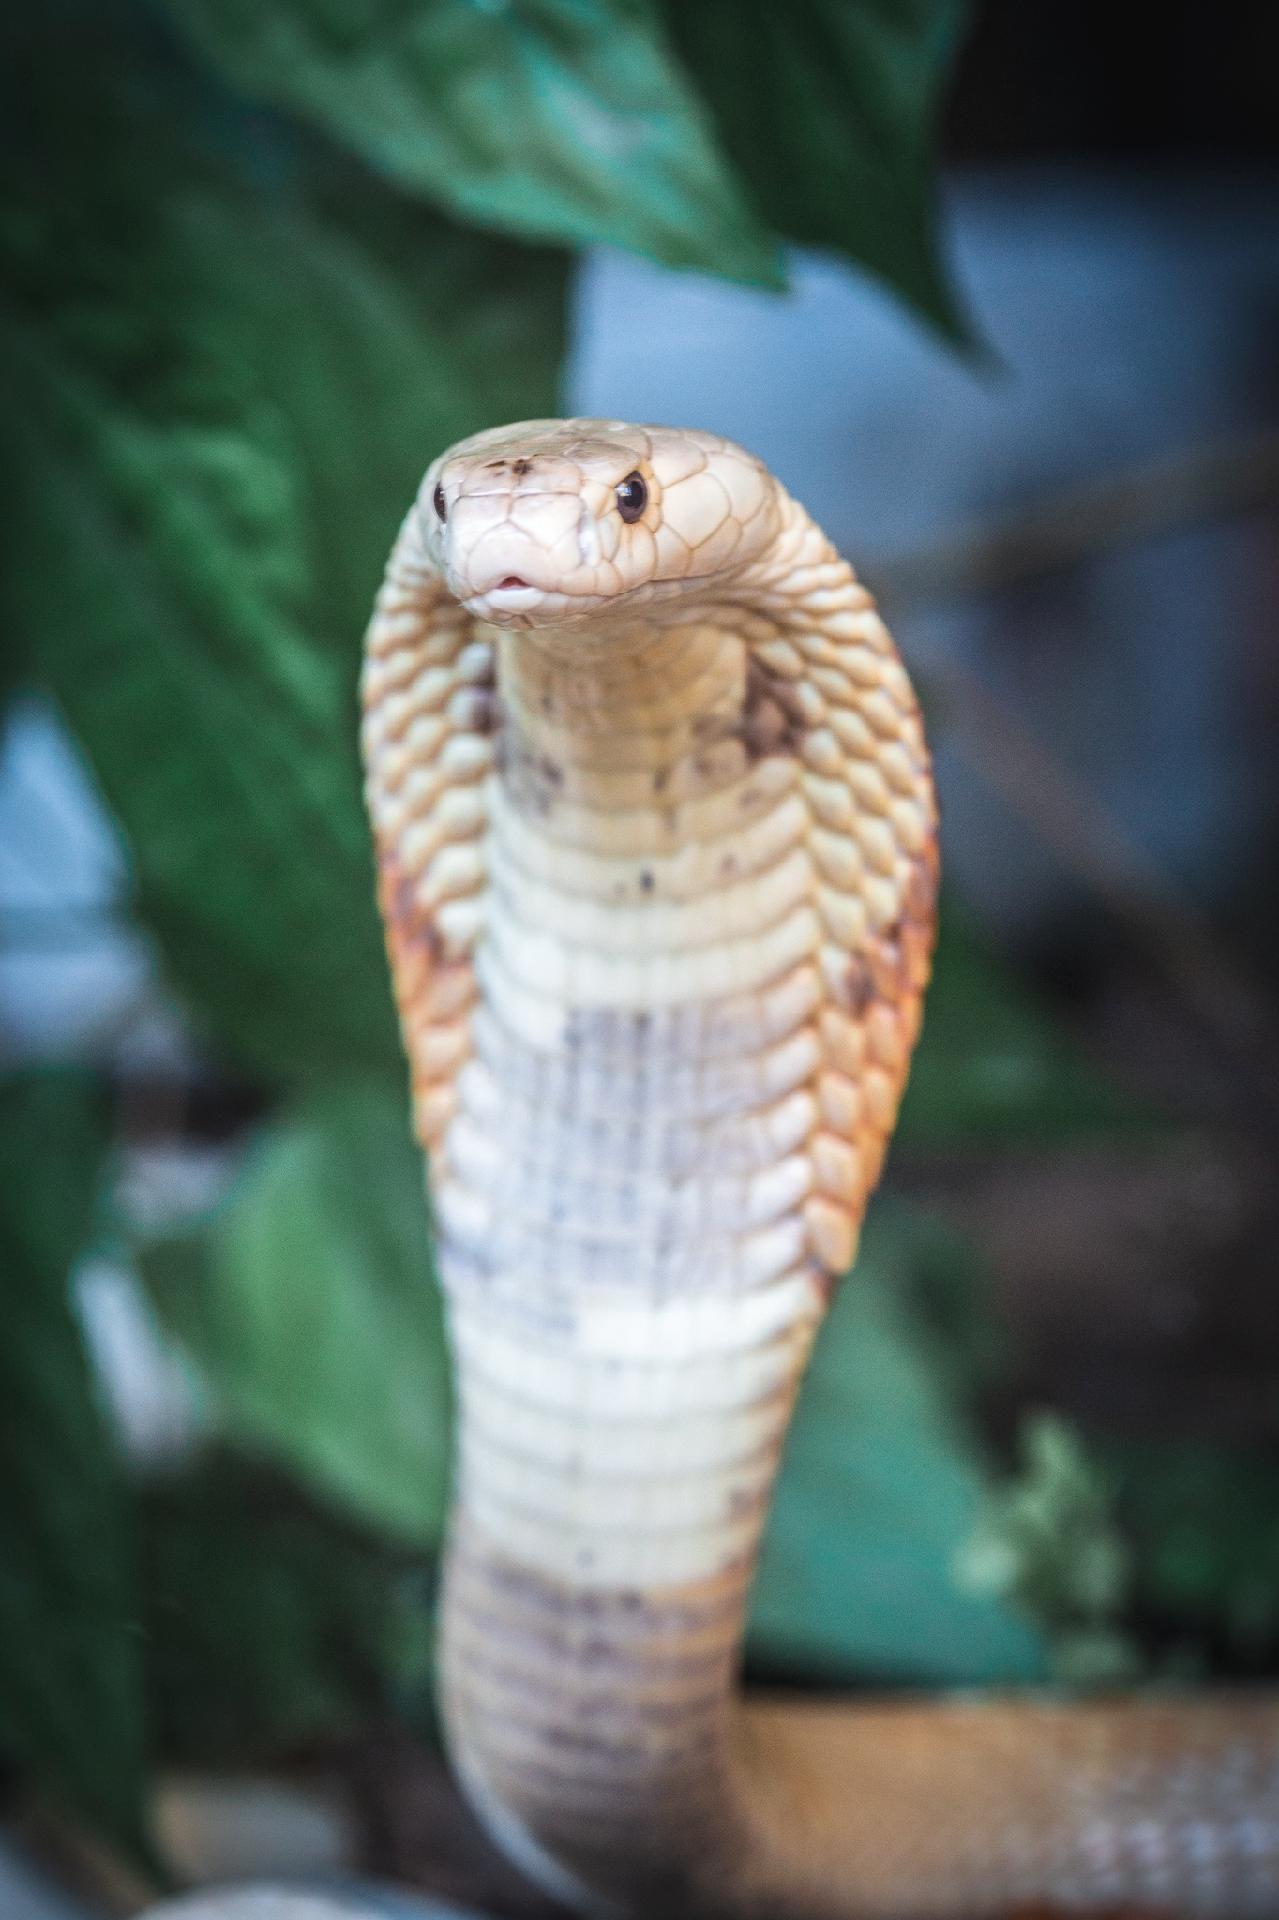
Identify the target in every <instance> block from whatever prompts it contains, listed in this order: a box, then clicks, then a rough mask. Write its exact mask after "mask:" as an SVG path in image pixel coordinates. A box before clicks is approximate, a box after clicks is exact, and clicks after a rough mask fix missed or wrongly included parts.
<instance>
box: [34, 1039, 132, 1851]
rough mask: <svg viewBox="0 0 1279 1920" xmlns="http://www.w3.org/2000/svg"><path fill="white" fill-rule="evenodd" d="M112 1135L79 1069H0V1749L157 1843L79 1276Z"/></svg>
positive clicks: (125, 1562) (119, 1830)
mask: <svg viewBox="0 0 1279 1920" xmlns="http://www.w3.org/2000/svg"><path fill="white" fill-rule="evenodd" d="M104 1140H105V1129H104V1126H103V1116H102V1114H101V1112H100V1110H99V1105H98V1102H97V1099H96V1097H95V1095H94V1091H93V1089H92V1087H91V1085H90V1083H89V1082H88V1081H87V1080H85V1079H83V1078H82V1077H80V1076H78V1075H74V1074H71V1073H65V1074H54V1073H50V1074H47V1075H40V1074H29V1075H23V1076H21V1077H15V1078H12V1079H8V1080H6V1081H4V1082H2V1083H0V1274H2V1275H3V1279H2V1280H0V1307H2V1312H3V1326H4V1337H3V1339H0V1748H3V1750H4V1751H5V1754H6V1756H7V1757H8V1758H10V1759H12V1760H16V1761H18V1762H19V1763H20V1764H21V1765H22V1766H23V1767H24V1768H26V1769H29V1771H30V1773H31V1775H32V1777H33V1779H34V1780H35V1781H36V1782H37V1783H38V1784H39V1785H40V1786H41V1787H42V1788H43V1789H44V1790H45V1791H46V1792H48V1793H50V1794H51V1795H53V1796H54V1797H55V1798H57V1799H59V1800H61V1801H63V1802H64V1803H65V1804H67V1805H68V1806H70V1807H71V1808H73V1809H74V1810H75V1811H76V1812H77V1813H79V1814H81V1815H82V1816H85V1817H87V1818H88V1819H89V1820H91V1821H92V1822H93V1823H94V1824H95V1825H97V1826H98V1827H100V1828H101V1829H102V1830H104V1831H105V1832H107V1833H109V1834H110V1835H112V1836H113V1837H114V1838H116V1839H117V1840H123V1841H125V1842H126V1843H128V1844H130V1845H132V1846H134V1847H136V1848H138V1849H139V1850H145V1840H144V1838H143V1813H142V1805H143V1765H144V1744H145V1743H144V1727H143V1711H142V1687H141V1678H140V1671H139V1661H138V1612H137V1603H136V1597H135V1593H134V1586H133V1570H132V1564H131V1538H130V1514H129V1511H128V1506H127V1501H126V1495H125V1490H124V1485H123V1481H122V1477H121V1472H120V1467H119V1462H118V1461H117V1458H116V1455H115V1450H114V1445H113V1440H112V1436H111V1434H110V1432H109V1430H108V1427H107V1423H106V1420H105V1418H104V1416H103V1412H102V1409H101V1407H100V1405H99V1402H98V1399H97V1395H96V1392H95V1389H94V1383H93V1380H92V1377H91V1374H90V1369H89V1363H88V1360H87V1357H86V1355H85V1351H84V1347H83V1344H82V1341H81V1337H80V1330H79V1327H78V1326H77V1323H76V1319H75V1316H74V1314H73V1312H72V1309H71V1305H70V1301H69V1298H68V1291H67V1285H68V1278H69V1274H70V1271H71V1267H72V1265H73V1263H74V1261H75V1260H76V1258H77V1256H78V1255H79V1253H80V1252H81V1249H82V1244H83V1241H84V1239H85V1236H86V1233H87V1230H88V1226H89V1219H90V1212H91V1209H92V1207H93V1204H94V1200H95V1197H96V1194H97V1189H98V1180H99V1173H100V1169H101V1164H102V1154H103V1146H104Z"/></svg>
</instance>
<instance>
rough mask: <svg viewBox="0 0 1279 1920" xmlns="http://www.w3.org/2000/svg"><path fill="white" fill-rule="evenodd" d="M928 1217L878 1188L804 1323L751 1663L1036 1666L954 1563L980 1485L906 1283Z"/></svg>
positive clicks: (915, 1674)
mask: <svg viewBox="0 0 1279 1920" xmlns="http://www.w3.org/2000/svg"><path fill="white" fill-rule="evenodd" d="M935 1258H936V1241H935V1230H934V1229H932V1228H931V1227H930V1226H928V1225H926V1224H925V1223H923V1222H921V1221H920V1220H919V1218H918V1217H917V1216H915V1215H913V1214H911V1213H910V1212H908V1211H907V1210H905V1209H904V1208H902V1207H900V1206H896V1207H894V1206H890V1205H886V1204H885V1203H884V1202H883V1201H880V1202H879V1203H878V1204H877V1205H876V1207H875V1209H874V1212H873V1214H872V1216H871V1221H870V1223H869V1227H868V1231H867V1235H866V1240H865V1246H864V1251H863V1252H862V1254H861V1256H860V1258H859V1259H858V1262H857V1266H856V1269H855V1270H854V1273H853V1275H852V1276H851V1277H850V1278H849V1279H848V1280H847V1281H845V1282H844V1284H843V1286H842V1287H841V1289H840V1291H839V1293H838V1294H837V1296H836V1299H835V1301H834V1304H833V1306H832V1308H831V1311H830V1315H829V1318H828V1320H827V1323H826V1325H825V1327H824V1328H823V1329H822V1332H821V1333H820V1335H819V1336H818V1341H817V1346H816V1350H815V1352H814V1356H813V1360H812V1362H811V1364H810V1367H809V1371H808V1376H807V1379H806V1380H805V1382H804V1385H803V1388H802V1390H801V1393H800V1401H799V1407H798V1410H797V1413H796V1416H795V1421H794V1424H793V1426H792V1429H791V1432H790V1436H789V1438H788V1440H787V1445H786V1457H785V1461H784V1463H783V1467H782V1475H781V1481H780V1485H779V1488H778V1497H777V1502H776V1506H775V1508H774V1511H773V1515H772V1518H771V1520H770V1522H769V1526H768V1530H767V1534H766V1536H765V1541H764V1550H763V1555H762V1559H761V1563H760V1570H759V1576H758V1579H757V1582H756V1586H755V1589H754V1596H753V1602H752V1608H751V1624H750V1641H749V1647H750V1651H751V1654H752V1656H753V1657H754V1658H755V1659H756V1660H758V1661H759V1662H760V1663H762V1664H763V1665H765V1666H769V1667H775V1666H779V1665H780V1666H785V1667H788V1668H792V1669H795V1668H798V1669H801V1670H803V1671H804V1672H806V1673H811V1674H814V1675H821V1676H822V1677H823V1678H829V1679H850V1678H873V1679H875V1680H879V1681H889V1682H907V1681H910V1682H919V1683H926V1684H930V1685H938V1684H943V1685H958V1684H973V1685H976V1684H994V1683H1000V1682H1011V1681H1023V1680H1031V1679H1035V1678H1038V1677H1041V1676H1042V1674H1043V1672H1044V1670H1045V1665H1046V1659H1045V1647H1044V1644H1043V1641H1042V1639H1041V1638H1040V1636H1039V1635H1038V1634H1037V1633H1036V1631H1035V1630H1034V1628H1033V1627H1032V1626H1031V1625H1030V1624H1029V1622H1028V1620H1027V1619H1026V1617H1025V1616H1024V1615H1023V1614H1022V1613H1021V1612H1020V1611H1019V1610H1018V1609H1016V1608H1015V1607H1014V1606H1011V1605H1009V1604H1006V1603H1005V1601H1004V1600H1003V1599H1001V1598H1000V1597H998V1596H993V1595H990V1594H974V1593H972V1592H970V1591H966V1590H965V1589H964V1587H963V1586H962V1585H961V1583H960V1580H959V1578H958V1577H957V1572H956V1562H957V1559H958V1557H959V1554H960V1551H961V1549H962V1548H963V1546H964V1544H965V1542H966V1541H967V1540H968V1538H969V1536H970V1534H971V1533H972V1530H973V1528H974V1526H975V1525H976V1523H977V1520H978V1516H979V1515H980V1513H981V1511H982V1508H983V1503H984V1501H985V1499H986V1497H987V1494H988V1491H989V1488H990V1486H991V1480H992V1476H991V1470H990V1468H989V1465H988V1463H987V1462H986V1460H985V1459H984V1457H983V1454H982V1450H981V1448H980V1446H979V1444H978V1441H977V1437H976V1435H975V1433H974V1432H973V1431H972V1429H971V1427H970V1425H969V1422H968V1420H967V1419H966V1417H965V1414H964V1412H963V1409H962V1405H961V1398H960V1395H959V1394H958V1392H957V1391H956V1381H955V1375H954V1370H953V1367H952V1364H951V1361H950V1358H949V1356H948V1354H947V1352H946V1349H945V1347H944V1346H943V1345H942V1344H941V1341H940V1339H939V1337H938V1334H937V1332H936V1330H935V1329H934V1328H933V1327H932V1326H930V1324H929V1320H928V1317H927V1315H926V1313H925V1311H924V1310H923V1309H922V1306H921V1303H920V1300H919V1298H918V1295H917V1288H916V1268H917V1267H918V1265H919V1263H920V1262H921V1260H923V1261H928V1260H935Z"/></svg>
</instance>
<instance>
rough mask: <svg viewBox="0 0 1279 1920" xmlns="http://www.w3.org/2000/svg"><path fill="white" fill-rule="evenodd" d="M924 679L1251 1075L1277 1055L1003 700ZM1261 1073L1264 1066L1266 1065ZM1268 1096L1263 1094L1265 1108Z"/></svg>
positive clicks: (1241, 988) (984, 771) (1158, 892)
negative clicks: (936, 688) (1266, 1058)
mask: <svg viewBox="0 0 1279 1920" xmlns="http://www.w3.org/2000/svg"><path fill="white" fill-rule="evenodd" d="M929 677H930V679H931V680H932V681H933V682H934V684H937V685H938V686H939V688H940V690H941V692H942V696H943V699H944V701H945V710H946V719H947V723H948V725H949V727H950V728H951V730H952V731H953V733H954V735H955V738H956V741H957V743H958V744H959V746H960V747H961V749H962V751H963V753H964V757H965V759H966V760H967V761H968V763H969V765H970V766H971V767H972V768H973V769H974V770H975V771H976V772H977V773H978V774H979V775H980V777H981V778H982V779H983V780H984V781H985V782H986V783H987V784H988V785H989V786H990V787H991V788H993V789H994V791H995V792H997V793H998V794H999V795H1000V797H1001V798H1002V799H1003V800H1004V801H1005V802H1006V803H1007V804H1008V805H1009V806H1011V807H1012V808H1013V809H1014V810H1015V811H1016V812H1017V813H1018V814H1019V815H1020V817H1021V818H1022V819H1024V820H1026V821H1027V822H1029V824H1030V825H1031V826H1032V827H1034V828H1035V830H1036V832H1037V833H1038V834H1039V835H1040V837H1041V839H1042V840H1043V841H1044V842H1045V844H1046V845H1047V846H1048V847H1050V848H1051V850H1052V851H1053V853H1055V854H1056V856H1057V858H1058V859H1059V860H1060V861H1061V863H1062V865H1063V866H1065V867H1066V868H1067V869H1068V870H1069V871H1070V872H1071V873H1072V874H1074V875H1075V877H1076V878H1077V879H1078V880H1080V881H1081V882H1082V883H1083V884H1084V885H1085V886H1086V887H1087V888H1088V890H1089V892H1090V893H1092V894H1093V895H1094V896H1095V897H1096V898H1097V899H1099V900H1100V901H1101V902H1102V903H1103V905H1104V906H1105V907H1106V908H1107V909H1108V910H1109V911H1110V912H1111V913H1112V914H1113V915H1114V917H1115V919H1116V920H1117V921H1118V922H1119V923H1120V925H1122V926H1124V927H1126V928H1127V929H1128V931H1129V933H1130V935H1131V936H1132V937H1133V939H1134V940H1135V941H1136V942H1137V943H1138V944H1139V945H1140V947H1141V948H1142V949H1143V950H1144V951H1145V952H1146V953H1148V954H1149V955H1150V956H1151V957H1152V959H1153V960H1154V961H1155V962H1156V964H1157V965H1158V966H1159V968H1160V969H1161V971H1162V972H1163V973H1164V974H1165V975H1166V977H1167V978H1168V979H1169V980H1170V981H1171V983H1172V985H1173V986H1174V988H1175V989H1176V991H1177V992H1178V994H1179V996H1180V997H1181V998H1182V999H1183V1001H1186V1002H1187V1003H1188V1004H1189V1005H1190V1006H1191V1008H1192V1009H1193V1010H1194V1012H1195V1013H1196V1015H1197V1016H1198V1018H1199V1020H1200V1022H1201V1024H1203V1025H1204V1026H1206V1027H1207V1028H1208V1029H1209V1030H1210V1031H1211V1032H1212V1033H1214V1034H1215V1035H1216V1037H1217V1039H1218V1041H1219V1043H1220V1044H1223V1045H1224V1046H1226V1047H1227V1048H1228V1049H1229V1051H1230V1052H1231V1054H1232V1055H1234V1056H1235V1057H1236V1058H1242V1059H1243V1060H1244V1061H1246V1063H1247V1067H1248V1071H1249V1073H1250V1075H1252V1074H1255V1073H1256V1071H1257V1069H1258V1068H1259V1067H1261V1065H1262V1062H1261V1061H1260V1060H1259V1059H1258V1050H1259V1049H1264V1051H1265V1053H1266V1055H1267V1056H1269V1055H1271V1054H1273V1053H1274V1052H1276V1051H1279V1033H1277V1032H1276V1027H1275V1020H1274V1015H1273V1013H1272V1011H1271V1008H1270V1005H1269V1002H1268V1000H1267V998H1266V996H1265V995H1264V993H1263V992H1262V991H1261V989H1260V988H1259V987H1258V986H1257V985H1255V984H1254V982H1253V981H1252V979H1251V978H1250V977H1249V975H1248V974H1247V972H1246V970H1245V969H1244V968H1243V966H1242V965H1241V964H1240V963H1239V962H1238V961H1237V960H1236V959H1235V957H1234V956H1233V955H1232V954H1230V953H1229V952H1227V951H1226V949H1225V947H1224V945H1223V943H1222V941H1221V939H1220V937H1219V936H1218V934H1217V933H1216V932H1215V930H1214V929H1213V928H1212V927H1211V926H1210V924H1209V923H1208V921H1207V919H1206V918H1205V917H1204V915H1203V914H1202V913H1200V912H1199V910H1198V908H1197V907H1196V906H1195V905H1194V904H1193V902H1192V901H1190V900H1188V899H1187V898H1186V897H1185V895H1184V894H1183V892H1182V891H1181V889H1180V888H1179V887H1178V886H1177V885H1176V884H1175V882H1173V881H1172V880H1170V879H1169V877H1168V875H1167V874H1166V873H1165V872H1164V871H1163V870H1162V868H1160V867H1159V866H1158V865H1157V863H1156V862H1155V861H1153V860H1151V859H1150V858H1149V856H1148V855H1147V854H1146V853H1144V852H1143V851H1142V849H1141V848H1140V847H1139V846H1137V845H1136V843H1135V842H1134V841H1132V840H1131V839H1130V838H1129V837H1128V836H1127V834H1125V833H1124V831H1123V829H1122V828H1121V827H1120V826H1119V825H1118V823H1117V822H1116V821H1115V819H1114V818H1113V816H1112V815H1111V814H1110V813H1109V812H1108V811H1107V809H1106V808H1105V807H1104V806H1102V805H1101V803H1100V802H1099V801H1098V800H1097V798H1096V796H1095V795H1094V794H1093V793H1091V792H1090V791H1089V789H1088V788H1087V787H1086V786H1085V785H1084V784H1083V783H1082V782H1081V781H1079V780H1076V779H1075V777H1074V776H1073V774H1071V773H1070V771H1069V770H1068V769H1067V768H1066V767H1065V766H1063V764H1062V762H1061V761H1060V759H1059V758H1058V757H1057V755H1056V754H1054V753H1053V752H1052V751H1051V750H1050V749H1049V748H1048V747H1046V746H1045V745H1044V744H1043V742H1042V741H1041V740H1040V739H1038V737H1037V736H1036V735H1035V733H1034V732H1033V731H1032V729H1031V728H1029V727H1028V726H1027V725H1026V724H1025V723H1024V722H1023V721H1022V720H1020V719H1019V718H1018V716H1017V715H1016V714H1015V713H1014V712H1013V711H1012V710H1011V708H1010V707H1009V706H1008V705H1007V704H1006V703H1005V702H1004V701H1002V700H999V699H997V698H996V697H995V696H993V695H992V694H990V693H988V692H987V691H986V690H985V689H984V688H982V687H980V686H978V685H977V683H976V681H975V679H974V677H973V676H972V675H971V674H970V673H969V672H968V671H967V670H966V669H965V668H963V667H961V666H957V665H956V664H954V663H953V662H950V661H947V662H944V663H940V664H936V665H933V666H931V667H930V669H929ZM1267 1072H1268V1069H1267ZM1273 1100H1274V1096H1273V1094H1272V1093H1269V1094H1268V1100H1267V1104H1268V1105H1273Z"/></svg>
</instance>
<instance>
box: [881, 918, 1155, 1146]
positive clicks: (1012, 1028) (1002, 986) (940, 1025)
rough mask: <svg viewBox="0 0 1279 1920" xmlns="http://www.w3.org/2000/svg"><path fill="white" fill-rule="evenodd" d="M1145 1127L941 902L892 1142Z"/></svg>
mask: <svg viewBox="0 0 1279 1920" xmlns="http://www.w3.org/2000/svg"><path fill="white" fill-rule="evenodd" d="M1150 1124H1151V1117H1150V1116H1149V1115H1148V1114H1146V1113H1144V1112H1143V1111H1141V1110H1140V1109H1138V1108H1136V1107H1135V1106H1134V1105H1133V1104H1132V1103H1131V1102H1129V1101H1126V1100H1125V1098H1124V1097H1123V1095H1122V1094H1121V1092H1120V1091H1119V1089H1118V1088H1117V1087H1115V1086H1112V1085H1111V1084H1110V1082H1108V1081H1107V1080H1106V1079H1105V1078H1104V1077H1103V1076H1102V1075H1101V1074H1100V1073H1099V1072H1095V1071H1094V1070H1093V1069H1092V1068H1091V1067H1089V1065H1088V1064H1087V1062H1086V1061H1085V1060H1083V1059H1082V1058H1081V1056H1080V1054H1079V1051H1078V1049H1077V1048H1076V1047H1075V1046H1073V1045H1072V1044H1071V1042H1070V1040H1069V1038H1068V1037H1067V1035H1066V1034H1065V1033H1063V1032H1062V1030H1061V1029H1060V1028H1059V1027H1058V1026H1057V1025H1056V1023H1055V1022H1054V1021H1053V1019H1052V1018H1051V1017H1050V1016H1049V1015H1048V1014H1046V1013H1045V1012H1044V1011H1043V1010H1042V1009H1041V1008H1040V1007H1038V1006H1037V1005H1036V1004H1035V1001H1034V1000H1033V998H1032V997H1031V995H1030V994H1029V993H1028V992H1026V990H1025V989H1024V988H1023V987H1021V986H1020V985H1019V984H1018V982H1017V981H1016V979H1015V978H1014V977H1013V975H1012V974H1011V973H1010V971H1009V970H1008V969H1007V968H1006V967H1005V966H1003V965H1001V963H1000V962H999V961H998V960H997V959H996V958H995V957H994V956H993V955H992V954H991V953H989V952H988V951H987V950H986V948H985V947H984V946H983V945H982V944H981V942H980V941H979V940H978V939H977V938H976V936H975V935H974V934H973V932H972V931H971V929H970V928H969V927H968V926H967V925H966V924H965V923H964V920H963V917H962V915H961V914H959V913H957V911H956V908H955V903H954V901H953V900H952V901H949V902H947V901H943V905H942V914H941V937H940V940H939V942H938V946H937V957H936V964H935V966H934V969H933V980H932V985H931V986H930V988H929V990H928V997H927V999H926V1000H925V1002H924V1027H923V1033H922V1035H921V1038H920V1042H919V1047H918V1050H917V1051H916V1054H915V1059H914V1063H913V1065H912V1067H911V1075H910V1085H909V1088H908V1090H907V1094H906V1099H905V1101H904V1103H903V1106H902V1116H901V1125H900V1127H899V1129H898V1133H897V1139H898V1141H899V1142H900V1143H901V1144H903V1145H906V1146H918V1147H939V1146H940V1147H948V1148H956V1147H972V1146H976V1145H981V1146H986V1145H990V1144H991V1143H997V1142H1008V1143H1009V1144H1012V1145H1023V1144H1026V1143H1028V1142H1033V1141H1042V1140H1053V1139H1060V1138H1062V1137H1067V1138H1069V1137H1071V1136H1077V1135H1088V1134H1097V1133H1105V1132H1115V1131H1116V1130H1119V1129H1123V1128H1127V1129H1134V1128H1141V1127H1147V1126H1149V1125H1150Z"/></svg>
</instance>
